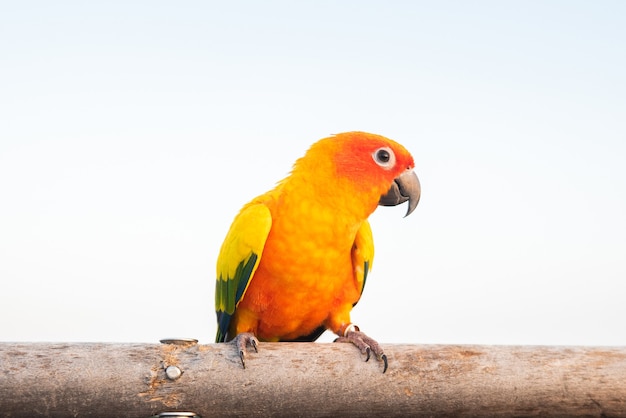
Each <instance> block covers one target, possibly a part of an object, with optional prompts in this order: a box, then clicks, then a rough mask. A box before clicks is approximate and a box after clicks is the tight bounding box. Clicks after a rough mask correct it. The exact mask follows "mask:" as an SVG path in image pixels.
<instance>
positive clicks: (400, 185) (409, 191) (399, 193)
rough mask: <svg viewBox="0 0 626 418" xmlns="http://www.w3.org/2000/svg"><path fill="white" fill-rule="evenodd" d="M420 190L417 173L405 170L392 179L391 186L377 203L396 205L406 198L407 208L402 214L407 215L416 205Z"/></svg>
mask: <svg viewBox="0 0 626 418" xmlns="http://www.w3.org/2000/svg"><path fill="white" fill-rule="evenodd" d="M421 192H422V188H421V186H420V181H419V179H418V178H417V175H416V174H415V173H414V172H413V170H407V171H405V172H404V173H402V174H400V176H398V177H396V179H394V181H393V183H392V184H391V188H390V189H389V191H388V192H387V193H385V194H384V195H382V196H381V197H380V200H379V201H378V204H379V205H381V206H396V205H399V204H400V203H404V202H406V201H407V200H408V201H409V209H408V210H407V211H406V215H404V216H405V217H407V216H409V215H410V214H411V212H413V211H414V210H415V208H416V207H417V204H418V203H419V201H420V194H421Z"/></svg>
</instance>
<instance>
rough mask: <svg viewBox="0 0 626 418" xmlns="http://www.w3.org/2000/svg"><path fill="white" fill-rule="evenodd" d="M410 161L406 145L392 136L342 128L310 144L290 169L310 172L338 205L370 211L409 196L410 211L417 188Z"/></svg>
mask: <svg viewBox="0 0 626 418" xmlns="http://www.w3.org/2000/svg"><path fill="white" fill-rule="evenodd" d="M414 165H415V164H414V162H413V157H412V156H411V154H410V153H409V152H408V151H407V150H406V148H404V147H403V146H402V145H400V144H399V143H397V142H395V141H393V140H391V139H388V138H385V137H383V136H380V135H375V134H370V133H366V132H346V133H342V134H337V135H334V136H331V137H328V138H324V139H321V140H319V141H318V142H316V143H315V144H313V145H312V146H311V148H310V149H309V151H308V152H307V153H306V155H305V156H304V157H303V158H301V159H300V160H298V162H297V163H296V165H295V167H294V174H296V173H297V172H300V173H304V172H306V173H307V174H309V177H308V179H309V181H310V182H313V183H315V184H317V185H318V189H322V188H323V189H324V190H325V192H326V193H325V194H332V195H333V196H334V199H337V200H335V202H336V204H337V205H340V204H345V205H358V206H364V207H365V210H366V212H368V213H367V215H369V213H371V212H372V211H373V210H374V209H375V208H376V206H377V205H383V206H395V205H398V204H401V203H404V202H406V201H408V202H409V207H408V210H407V214H406V215H409V214H410V213H411V212H413V210H415V208H416V206H417V203H418V202H419V199H420V193H421V188H420V183H419V180H418V178H417V176H416V175H415V173H414V172H413V167H414ZM339 196H341V197H342V198H340V199H338V197H339Z"/></svg>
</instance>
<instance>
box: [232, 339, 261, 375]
mask: <svg viewBox="0 0 626 418" xmlns="http://www.w3.org/2000/svg"><path fill="white" fill-rule="evenodd" d="M233 343H234V344H235V346H236V347H237V353H238V354H239V359H240V360H241V366H242V367H243V368H244V369H245V368H246V360H245V356H246V353H247V352H248V344H249V345H251V346H252V348H254V351H255V352H256V353H258V352H259V349H258V344H259V340H257V338H256V337H255V336H254V334H253V333H251V332H242V333H241V334H237V336H236V337H235V338H234V339H233Z"/></svg>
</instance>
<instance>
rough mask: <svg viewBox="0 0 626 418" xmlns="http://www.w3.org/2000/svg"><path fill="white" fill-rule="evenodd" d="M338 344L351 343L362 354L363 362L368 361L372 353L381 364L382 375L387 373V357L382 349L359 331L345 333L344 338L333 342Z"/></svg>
mask: <svg viewBox="0 0 626 418" xmlns="http://www.w3.org/2000/svg"><path fill="white" fill-rule="evenodd" d="M335 342H338V343H352V344H354V345H355V346H356V347H357V348H358V349H359V350H361V353H362V354H365V361H369V359H370V356H371V353H374V355H375V356H376V358H377V359H378V360H379V361H381V360H382V362H383V373H385V372H386V371H387V366H388V365H389V363H388V361H387V355H386V354H385V353H384V352H383V349H382V347H381V346H380V344H378V342H376V340H374V339H373V338H371V337H368V336H367V335H366V334H365V333H363V332H361V331H348V332H346V335H345V337H339V338H337V339H336V340H335Z"/></svg>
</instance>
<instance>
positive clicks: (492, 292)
mask: <svg viewBox="0 0 626 418" xmlns="http://www.w3.org/2000/svg"><path fill="white" fill-rule="evenodd" d="M625 21H626V3H624V2H621V1H596V2H583V1H517V2H513V1H473V2H472V1H441V2H431V1H421V2H420V1H415V2H408V1H404V2H402V1H343V2H336V1H333V2H331V1H315V2H313V1H311V2H292V1H291V2H290V1H284V2H276V1H269V2H252V1H248V2H200V1H195V2H194V1H189V2H157V1H136V2H132V1H131V2H128V1H123V2H121V1H119V2H115V1H113V2H100V3H95V2H80V1H74V2H72V1H65V2H43V1H40V2H37V1H26V2H3V3H2V4H0V80H1V83H0V115H1V116H0V200H1V203H0V280H2V284H3V289H4V291H3V298H2V299H3V303H2V304H0V318H2V320H1V321H2V325H1V326H0V340H4V341H10V340H22V341H42V340H43V341H142V342H156V341H158V340H159V339H160V338H164V337H194V338H198V339H199V340H200V341H201V342H211V341H212V340H213V338H214V334H215V329H216V327H215V317H214V312H213V287H214V275H215V267H214V266H215V259H216V257H217V252H218V250H219V246H220V245H221V241H222V239H223V237H224V234H225V233H226V230H227V229H228V226H229V225H230V222H231V220H232V218H233V216H234V215H235V213H236V212H237V211H238V209H239V208H240V207H241V205H242V204H244V203H245V202H246V201H247V200H249V199H250V198H252V197H254V196H255V195H257V194H260V193H262V192H264V191H266V190H267V189H268V188H270V187H272V186H273V184H274V183H275V182H276V181H277V180H279V179H281V178H282V177H284V176H285V175H286V174H287V173H288V171H289V169H290V167H291V165H292V163H293V161H294V160H295V159H296V158H298V157H299V156H301V155H302V154H303V153H304V151H305V150H306V149H307V147H308V146H309V145H310V144H311V143H313V142H314V141H315V140H317V139H319V138H322V137H325V136H328V135H329V134H332V133H338V132H343V131H350V130H364V131H370V132H374V133H378V134H381V135H385V136H388V137H390V138H393V139H395V140H397V141H398V142H401V143H402V144H404V145H405V146H406V147H407V148H408V149H409V150H410V151H411V152H412V153H413V155H414V157H415V161H416V172H417V174H418V176H419V177H420V179H421V182H422V187H423V197H422V201H421V202H420V205H419V206H418V208H417V210H416V211H415V212H414V213H413V214H412V215H411V216H410V217H408V218H406V219H403V218H402V216H403V214H404V212H405V211H406V208H380V209H379V210H378V211H377V212H376V213H375V214H374V216H373V218H372V226H373V229H374V236H375V239H376V259H375V263H374V270H373V272H372V275H371V276H370V279H369V280H368V285H367V288H366V289H365V293H364V296H363V299H362V300H361V302H360V303H359V305H358V306H357V307H356V308H355V310H354V311H353V320H354V322H355V323H357V324H358V325H359V326H360V327H361V329H362V330H364V331H365V332H367V333H369V334H370V335H372V336H373V337H374V338H376V339H378V340H379V341H381V342H388V343H393V342H409V343H479V344H590V345H604V344H620V345H626V333H624V332H623V323H624V319H625V318H626V284H625V281H626V163H625V161H626V76H625V74H626V25H625V24H624V22H625ZM330 340H332V336H325V337H324V341H330Z"/></svg>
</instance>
